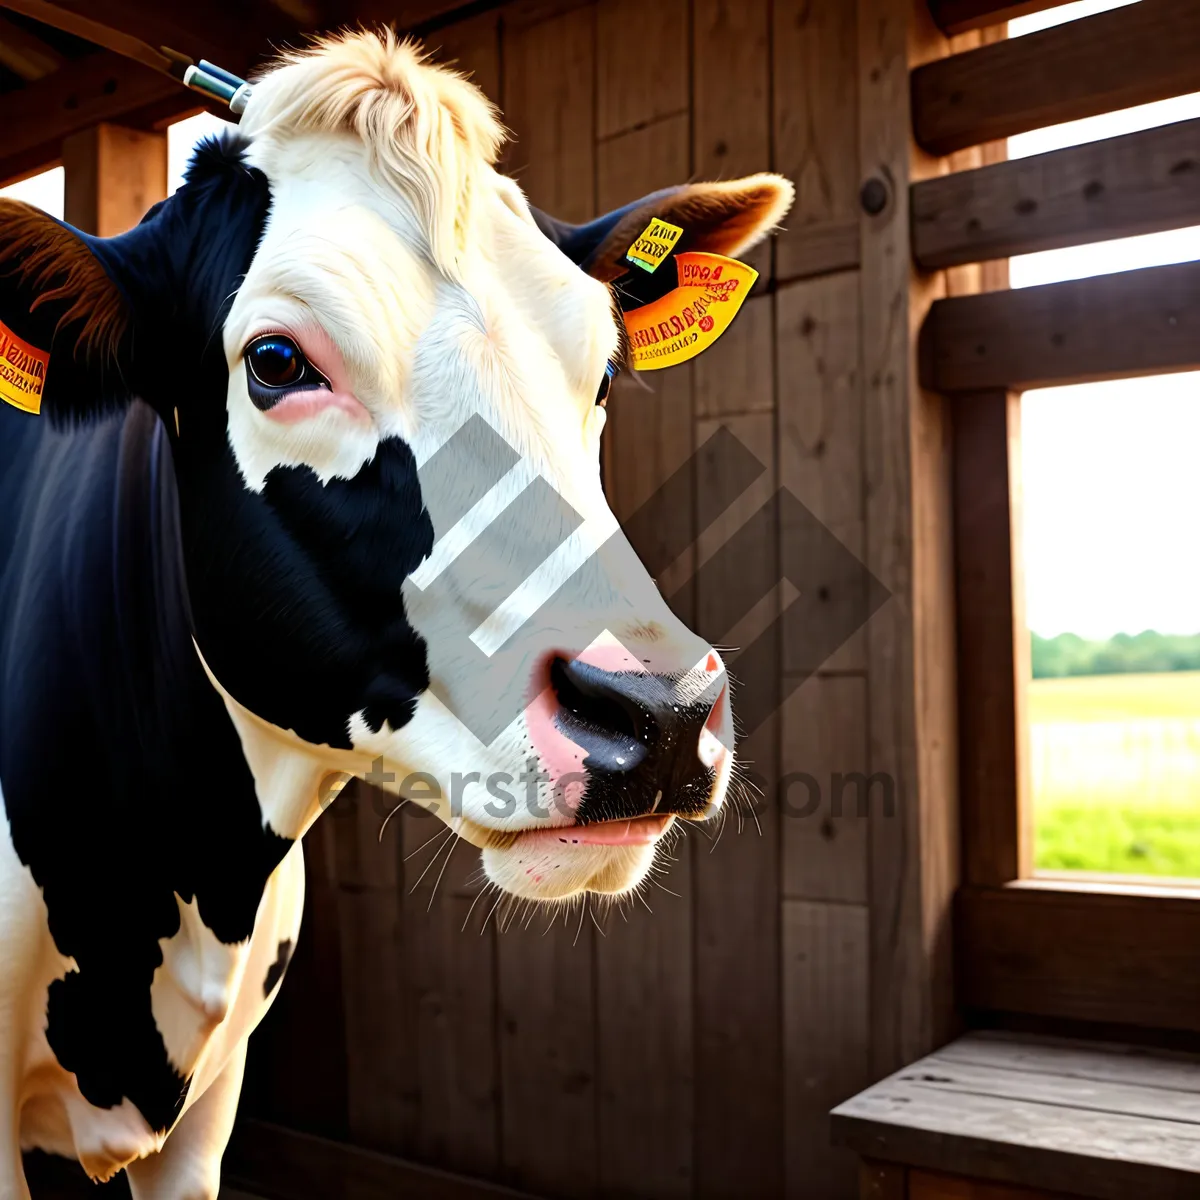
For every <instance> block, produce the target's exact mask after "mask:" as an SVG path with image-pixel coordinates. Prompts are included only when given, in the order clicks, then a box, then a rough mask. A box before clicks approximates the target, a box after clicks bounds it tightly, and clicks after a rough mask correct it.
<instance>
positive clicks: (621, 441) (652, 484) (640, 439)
mask: <svg viewBox="0 0 1200 1200" xmlns="http://www.w3.org/2000/svg"><path fill="white" fill-rule="evenodd" d="M687 133H688V118H687V117H686V116H681V117H667V118H665V119H663V120H660V121H656V122H654V123H652V124H650V125H647V126H645V127H644V128H642V129H638V130H634V131H632V132H630V133H625V134H621V135H619V136H618V137H614V138H610V139H609V140H608V141H606V142H601V143H600V145H599V147H598V148H597V164H598V184H597V207H598V209H599V210H600V211H601V212H608V211H611V210H612V209H614V208H617V207H619V206H620V205H622V204H627V203H628V202H629V201H631V200H635V199H637V198H638V196H642V195H645V194H647V193H648V192H652V191H654V190H656V189H657V188H661V187H668V186H670V185H671V184H673V183H678V182H679V181H680V180H684V179H687V178H689V177H690V175H691V158H690V152H689V150H690V148H689V145H688V137H687ZM755 302H756V301H751V303H755ZM740 323H741V320H740V318H739V320H738V321H735V323H734V325H735V326H737V325H738V324H740ZM729 336H733V334H732V332H731V333H730V335H729ZM738 336H739V337H740V336H742V334H741V333H740V332H739V335H738ZM729 357H733V356H729ZM700 361H701V360H697V361H696V362H694V363H684V364H682V365H681V366H677V367H670V368H668V369H667V370H665V371H653V372H647V373H645V374H642V375H637V374H634V373H633V372H627V373H626V374H625V375H624V376H622V377H620V378H618V379H617V381H616V384H615V385H614V387H613V390H612V395H611V396H610V397H609V401H608V424H607V427H606V430H605V434H604V445H603V454H604V472H605V474H604V478H605V490H606V492H607V494H608V499H609V503H610V504H611V505H612V508H613V512H614V513H615V514H616V517H617V520H619V521H622V522H624V521H627V520H629V518H630V517H631V516H632V515H633V514H634V513H635V512H637V510H638V508H639V507H640V506H641V505H642V504H644V503H645V501H646V500H648V499H649V498H650V497H651V496H652V495H654V493H655V492H656V491H657V489H658V488H659V487H661V486H662V484H663V483H664V482H665V481H666V480H667V479H669V478H670V477H671V475H673V474H674V472H675V471H677V470H678V469H679V468H680V467H682V466H683V465H684V464H685V463H687V462H688V461H689V460H690V458H691V455H692V451H693V449H694V448H695V442H694V434H693V424H692V421H693V413H694V404H695V401H694V395H693V379H694V371H695V370H696V368H697V366H698V365H699V363H700ZM743 361H744V360H742V359H740V358H734V362H739V363H740V362H743ZM706 378H708V379H710V380H712V379H715V378H716V377H715V376H714V375H713V374H712V373H711V372H709V374H708V375H707V376H706ZM712 386H713V385H710V394H711V387H712ZM716 386H720V385H719V384H717V385H716ZM670 520H671V522H672V525H673V526H674V527H673V528H672V529H667V528H665V527H662V526H659V527H657V528H653V529H651V528H644V529H643V530H642V531H641V536H640V537H639V538H635V539H634V543H633V548H634V550H636V551H637V553H638V554H639V555H640V556H641V557H642V558H643V559H645V560H648V561H651V562H655V563H662V562H664V561H665V562H666V563H670V562H671V561H672V560H673V559H675V558H676V555H674V554H667V555H666V556H665V560H664V552H663V550H662V547H663V546H665V545H683V546H686V547H688V548H687V549H686V550H685V551H684V553H683V555H682V556H681V560H680V561H679V562H677V563H676V564H675V567H674V568H673V569H670V570H665V571H660V573H659V575H658V584H659V588H660V590H661V591H662V592H663V593H664V594H665V595H677V593H678V589H679V586H680V585H681V584H682V583H683V582H684V581H685V580H687V579H690V578H691V575H692V570H693V566H694V552H693V550H692V548H691V546H692V542H693V541H694V538H695V514H694V512H693V511H692V508H691V506H687V507H684V506H683V505H679V506H676V507H675V508H674V510H673V511H672V512H671V514H670ZM684 527H686V528H684ZM676 613H677V615H678V616H679V617H680V618H681V619H682V620H684V621H689V622H690V621H691V620H692V618H693V609H692V606H691V600H690V593H688V595H687V597H686V598H681V602H680V603H677V605H676Z"/></svg>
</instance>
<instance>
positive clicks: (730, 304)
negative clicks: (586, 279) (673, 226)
mask: <svg viewBox="0 0 1200 1200" xmlns="http://www.w3.org/2000/svg"><path fill="white" fill-rule="evenodd" d="M675 264H676V267H677V270H678V272H679V286H678V287H677V288H675V290H674V291H671V292H668V293H667V294H666V295H665V296H663V297H662V298H661V299H659V300H654V301H652V302H651V303H649V304H646V305H643V306H642V307H641V308H635V309H633V311H632V312H627V313H626V314H625V328H626V329H627V330H628V331H629V357H630V359H631V360H632V362H633V366H634V369H635V370H638V371H657V370H659V369H660V368H662V367H673V366H675V364H676V363H682V362H687V361H688V359H689V358H695V357H696V355H697V354H699V353H701V352H702V351H704V350H707V349H708V348H709V346H711V345H712V344H713V342H715V341H716V340H717V338H719V337H720V336H721V334H723V333H724V332H725V330H727V329H728V328H729V326H730V324H731V323H732V321H733V318H734V317H736V316H737V313H738V309H739V308H741V307H742V303H743V302H744V301H745V299H746V297H747V296H748V295H749V294H750V289H751V288H752V287H753V286H754V281H755V280H756V279H757V278H758V272H757V271H756V270H755V269H754V268H753V267H748V266H746V264H745V263H741V262H738V261H737V259H734V258H726V257H725V256H724V255H723V254H705V253H702V252H700V251H693V252H690V253H686V254H677V255H676V256H675Z"/></svg>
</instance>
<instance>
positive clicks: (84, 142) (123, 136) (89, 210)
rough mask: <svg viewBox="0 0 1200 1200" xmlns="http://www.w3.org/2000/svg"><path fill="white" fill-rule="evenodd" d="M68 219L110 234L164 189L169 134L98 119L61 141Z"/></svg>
mask: <svg viewBox="0 0 1200 1200" xmlns="http://www.w3.org/2000/svg"><path fill="white" fill-rule="evenodd" d="M62 160H63V166H64V167H65V168H66V180H65V191H64V205H63V208H64V213H63V215H64V216H65V218H66V220H67V221H68V223H70V224H71V225H74V226H75V227H76V228H77V229H82V230H84V231H85V232H86V233H95V234H99V236H100V237H114V236H115V235H116V234H118V233H124V232H125V230H127V229H132V228H133V226H134V225H136V224H137V223H138V222H139V221H140V220H141V219H142V217H143V216H144V215H145V213H146V210H147V209H148V208H149V207H150V206H151V205H152V204H156V203H158V201H159V200H163V199H165V198H166V195H167V135H166V134H165V133H146V132H144V131H142V130H139V129H125V128H123V127H121V126H120V125H108V124H100V125H93V126H92V128H91V129H84V130H81V131H80V132H79V133H73V134H71V136H70V137H68V138H66V139H65V140H64V142H63V151H62Z"/></svg>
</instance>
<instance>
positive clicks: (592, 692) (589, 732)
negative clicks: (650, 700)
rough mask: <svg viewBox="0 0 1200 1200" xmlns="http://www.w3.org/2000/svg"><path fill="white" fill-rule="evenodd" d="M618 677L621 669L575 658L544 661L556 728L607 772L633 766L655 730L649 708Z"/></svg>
mask: <svg viewBox="0 0 1200 1200" xmlns="http://www.w3.org/2000/svg"><path fill="white" fill-rule="evenodd" d="M623 682H624V677H623V676H622V675H621V674H619V673H614V672H609V671H603V670H600V669H599V668H597V667H593V666H590V665H589V664H587V663H584V662H580V661H579V660H578V659H574V660H572V661H568V660H567V659H565V658H556V659H554V661H553V662H552V663H551V664H550V685H551V687H552V688H553V689H554V695H555V697H556V699H557V700H558V715H557V720H558V723H559V725H560V727H561V728H562V732H563V733H565V734H566V735H567V737H569V738H570V739H571V740H572V741H573V742H575V743H576V744H577V745H580V746H582V747H583V748H584V749H585V750H587V752H588V757H589V759H591V760H592V762H593V764H594V765H596V766H602V767H605V768H606V769H608V770H610V771H631V770H633V768H634V767H636V766H637V765H638V764H639V763H640V762H641V761H642V760H643V759H644V758H645V756H646V750H647V746H648V745H649V744H652V743H653V742H654V741H656V740H657V735H658V728H657V724H656V722H655V720H654V717H653V714H652V713H651V711H650V709H649V708H648V707H647V706H646V705H645V704H643V703H639V701H638V699H637V696H636V694H635V689H631V688H629V687H628V686H623Z"/></svg>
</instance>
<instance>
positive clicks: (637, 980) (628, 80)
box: [594, 3, 769, 1198]
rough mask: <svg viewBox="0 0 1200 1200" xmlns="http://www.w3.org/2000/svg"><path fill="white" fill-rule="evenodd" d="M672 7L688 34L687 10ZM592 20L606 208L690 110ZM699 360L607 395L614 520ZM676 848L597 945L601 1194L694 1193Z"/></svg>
mask: <svg viewBox="0 0 1200 1200" xmlns="http://www.w3.org/2000/svg"><path fill="white" fill-rule="evenodd" d="M682 7H683V9H684V11H683V15H682V21H683V25H682V28H683V29H686V6H682ZM679 8H680V6H678V5H676V4H674V3H668V4H651V5H649V6H646V5H643V6H642V9H643V10H647V12H646V15H647V20H648V24H649V26H650V27H651V28H654V29H658V30H660V32H662V33H664V34H665V33H666V30H667V27H668V18H670V20H672V21H673V20H679V19H680V14H679V11H678V9H679ZM615 17H619V18H620V19H614V18H615ZM598 18H599V19H598V24H597V39H598V41H597V55H598V58H599V80H598V82H599V89H600V90H599V105H600V112H601V114H605V113H607V116H603V115H602V116H601V120H602V125H601V129H602V130H603V129H604V128H605V124H604V123H607V127H609V128H616V127H618V126H628V127H629V131H628V132H625V133H620V134H617V135H616V136H611V137H608V138H607V139H606V140H604V141H602V142H600V144H599V146H598V148H597V164H598V165H597V197H596V199H597V208H598V209H599V210H600V211H602V212H603V211H609V210H611V209H614V208H617V207H619V206H620V205H622V204H625V203H628V202H629V201H630V200H633V199H636V198H637V197H638V196H641V195H645V194H647V193H649V192H652V191H655V190H657V189H658V188H662V187H669V186H671V185H672V184H677V183H681V182H683V181H685V180H686V179H688V178H689V176H690V175H691V170H690V145H689V136H690V127H689V118H688V115H687V113H686V112H684V113H682V114H678V115H674V116H666V117H660V116H658V114H661V113H663V112H669V111H670V110H671V108H672V107H677V106H679V105H682V106H683V107H685V108H686V105H687V99H688V97H687V75H686V71H687V55H686V54H685V53H679V54H667V55H665V56H664V58H663V59H662V60H661V66H662V70H661V71H658V70H651V71H647V70H646V69H645V66H644V63H643V62H642V60H641V59H640V57H639V56H638V55H636V54H630V52H629V46H630V39H631V38H637V39H640V38H642V37H643V36H644V32H645V27H644V26H643V25H642V24H641V23H640V22H639V21H638V20H637V18H636V16H635V10H634V9H632V8H631V7H630V6H627V5H619V4H618V5H613V6H611V11H610V6H609V5H601V6H600V8H599V10H598ZM635 30H636V33H635V32H634V31H635ZM679 36H680V33H679V29H678V28H676V29H674V30H673V31H671V34H670V36H669V37H668V36H664V38H663V40H661V41H657V42H655V43H654V44H657V45H662V46H669V45H672V44H673V43H674V42H675V41H677V40H678V38H679ZM668 60H670V61H668ZM672 64H674V65H672ZM680 69H682V71H683V76H682V78H680ZM656 118H657V119H656ZM755 303H758V302H757V301H751V304H752V305H753V304H755ZM745 319H746V314H745V313H743V314H742V315H741V316H740V317H739V318H738V320H737V321H736V322H735V323H734V329H736V330H737V331H738V332H737V334H735V333H734V330H733V329H731V331H730V333H729V334H728V335H727V337H726V338H724V339H722V341H726V340H728V339H729V338H733V337H735V336H736V337H737V338H738V339H739V341H738V343H737V345H738V346H740V345H741V339H742V338H743V336H744V335H743V333H742V330H741V329H740V328H739V327H740V326H741V325H742V323H743V321H744V320H745ZM729 357H730V359H731V361H733V362H736V363H739V364H742V365H743V366H745V367H747V368H748V363H747V357H748V355H746V352H745V350H744V349H743V351H742V354H738V353H736V349H735V352H733V353H731V355H730V356H729ZM705 358H707V355H705V356H702V357H701V359H700V360H698V361H697V363H695V364H687V365H685V366H682V367H673V368H669V369H667V370H665V371H655V372H653V373H649V374H647V375H645V376H644V377H642V378H640V379H638V378H636V377H634V378H630V377H628V376H627V377H626V378H624V379H622V380H620V381H619V382H618V386H617V388H616V389H615V391H614V394H613V395H612V397H611V398H610V399H609V407H608V411H609V425H608V431H607V432H606V434H605V439H606V442H607V443H608V445H607V450H608V459H607V463H606V484H607V487H608V491H609V496H610V499H611V501H612V504H613V510H614V512H615V513H616V515H617V517H618V519H619V520H626V519H628V517H629V516H630V514H631V513H632V512H634V511H635V510H636V508H637V506H638V505H639V504H640V503H641V502H642V501H644V500H645V499H646V498H647V497H648V496H649V495H650V494H652V493H653V492H654V490H655V489H656V488H657V487H659V486H661V485H662V484H663V483H664V482H665V481H666V480H667V479H668V478H669V476H670V475H671V474H672V473H673V472H674V471H675V470H676V469H677V468H679V467H680V466H682V465H683V463H685V462H686V461H687V460H688V458H689V457H690V455H691V453H692V407H693V400H692V382H693V371H695V370H697V369H698V368H699V367H700V365H701V363H703V362H704V359H705ZM706 378H707V376H706ZM646 385H649V390H647V386H646ZM768 388H769V382H768ZM672 520H673V521H676V522H678V523H679V524H680V525H681V526H683V527H684V528H683V529H681V530H679V531H670V532H669V531H667V530H665V529H661V528H660V529H658V530H656V531H654V534H653V536H654V537H664V536H676V535H678V536H679V540H680V543H681V544H684V545H686V546H688V550H687V551H686V552H685V559H686V562H684V563H683V564H681V565H680V572H681V574H690V570H691V563H692V558H693V554H692V551H691V543H692V541H693V539H694V514H693V512H692V511H691V508H690V506H687V507H685V506H680V507H679V510H678V511H677V512H675V513H673V514H672ZM633 540H634V549H635V550H636V551H638V552H639V553H640V554H643V555H645V556H647V557H650V558H651V559H652V560H656V559H658V558H661V555H656V553H655V547H654V546H653V545H646V544H643V543H642V541H641V539H640V538H638V537H637V535H636V534H635V535H634V539H633ZM674 578H676V577H675V576H672V577H671V579H674ZM686 596H687V599H686V600H685V602H684V603H683V604H682V605H681V606H680V607H682V608H684V609H686V610H687V611H686V612H685V613H683V614H681V615H684V616H685V618H686V617H690V615H691V613H690V608H691V606H690V599H691V592H690V591H688V592H687V593H686ZM691 840H695V838H693V839H691ZM701 840H703V839H701ZM705 844H706V845H707V843H705ZM672 854H673V856H674V857H675V858H676V859H677V860H678V861H676V862H664V864H663V866H664V867H665V868H667V869H668V870H667V876H666V878H665V879H663V880H662V887H665V888H668V889H670V891H671V892H674V893H676V895H674V896H672V895H667V894H666V893H665V892H664V891H662V890H660V889H656V888H654V887H650V886H648V887H647V888H646V892H645V904H644V905H643V904H642V903H635V902H633V901H632V900H630V901H627V902H625V901H623V902H622V911H623V912H624V911H625V910H626V909H627V910H628V911H627V912H625V917H626V919H625V920H620V919H612V918H610V919H608V920H607V921H606V922H605V924H606V926H607V935H608V936H607V937H598V938H596V939H595V943H594V944H595V950H594V954H595V971H596V975H595V987H596V1021H597V1029H596V1068H597V1089H596V1133H597V1142H598V1145H599V1146H600V1147H601V1148H602V1149H601V1152H600V1158H599V1191H600V1194H601V1195H605V1196H629V1197H647V1198H649V1197H659V1196H661V1197H681V1198H682V1197H690V1196H691V1195H692V1184H693V1174H692V1169H693V1138H692V1128H693V1059H692V1037H693V1013H692V962H693V956H692V942H693V927H692V872H691V861H690V854H689V846H688V842H687V840H685V841H684V842H683V844H681V845H680V846H679V847H678V848H677V849H675V850H674V851H672ZM647 908H652V909H653V910H654V911H653V913H651V912H649V911H647ZM666 1114H670V1116H669V1117H667V1116H666Z"/></svg>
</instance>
